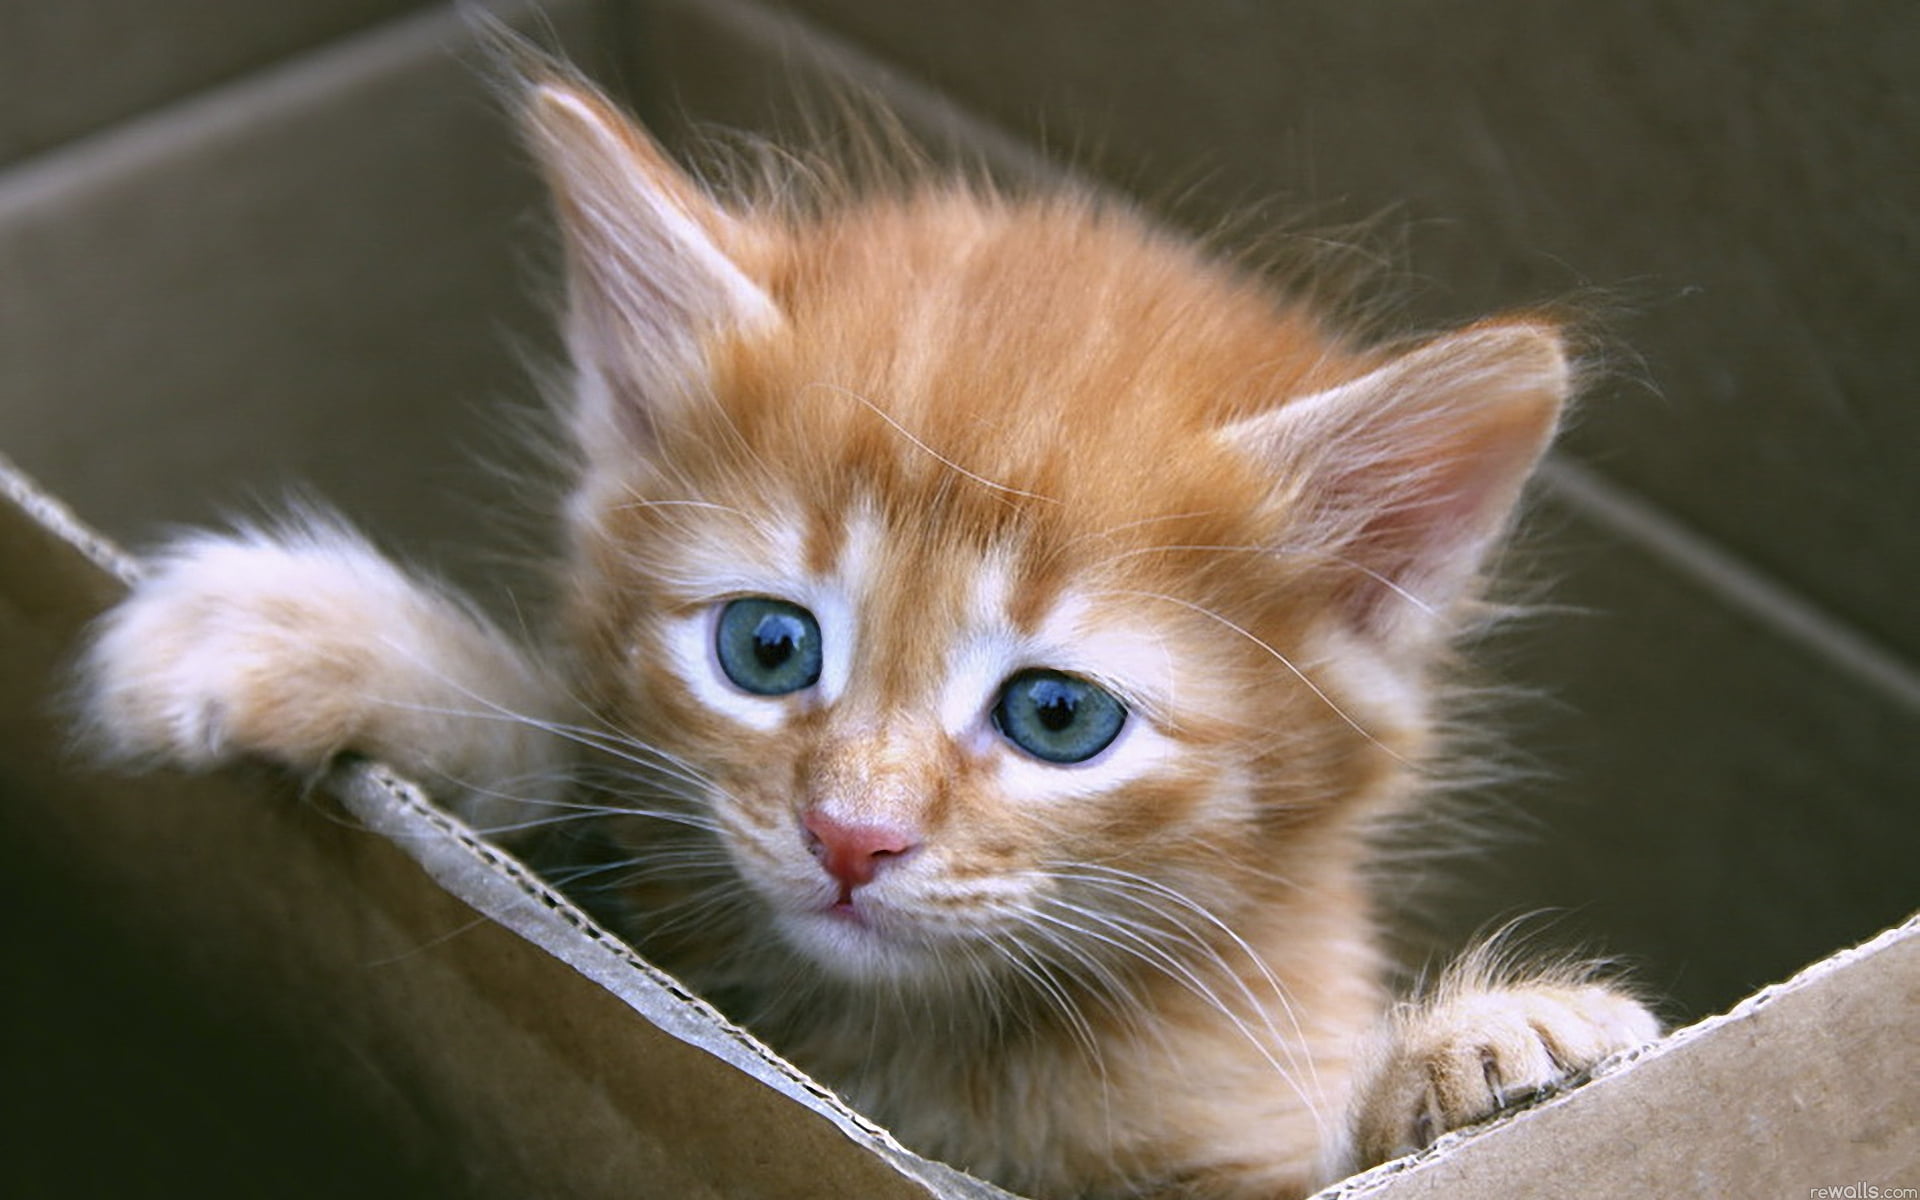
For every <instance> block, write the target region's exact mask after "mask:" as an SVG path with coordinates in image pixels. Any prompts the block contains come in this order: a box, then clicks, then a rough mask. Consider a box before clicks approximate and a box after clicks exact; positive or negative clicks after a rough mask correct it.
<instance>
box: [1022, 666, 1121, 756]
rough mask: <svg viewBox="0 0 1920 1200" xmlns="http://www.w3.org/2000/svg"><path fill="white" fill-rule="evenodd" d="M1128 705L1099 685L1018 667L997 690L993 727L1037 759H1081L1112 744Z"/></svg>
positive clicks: (1117, 734)
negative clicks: (997, 699) (998, 699)
mask: <svg viewBox="0 0 1920 1200" xmlns="http://www.w3.org/2000/svg"><path fill="white" fill-rule="evenodd" d="M1126 723H1127V709H1126V706H1125V705H1123V704H1121V703H1120V701H1118V700H1116V699H1114V698H1113V696H1112V695H1111V694H1110V693H1108V692H1107V691H1105V690H1104V689H1102V688H1099V687H1096V686H1095V685H1093V684H1091V683H1088V682H1087V681H1086V680H1084V679H1076V678H1074V677H1073V676H1071V675H1063V674H1061V673H1060V672H1059V671H1022V672H1020V673H1019V674H1017V675H1015V676H1014V677H1013V678H1011V679H1009V680H1007V682H1006V684H1005V685H1004V686H1003V687H1001V689H1000V702H999V703H998V704H995V705H994V706H993V727H994V728H995V729H998V730H999V731H1000V735H1001V736H1002V737H1004V738H1006V739H1007V740H1008V741H1010V742H1012V743H1013V744H1014V745H1016V746H1018V747H1020V749H1022V750H1025V751H1026V752H1027V753H1028V754H1031V755H1033V756H1034V757H1035V758H1038V759H1041V760H1043V761H1045V762H1050V763H1063V764H1064V763H1078V762H1085V761H1087V760H1088V759H1090V758H1092V757H1093V756H1094V755H1096V754H1098V753H1100V752H1101V751H1102V750H1105V749H1106V748H1107V747H1108V746H1111V745H1112V744H1113V739H1114V738H1117V737H1119V736H1120V727H1121V726H1122V725H1125V724H1126Z"/></svg>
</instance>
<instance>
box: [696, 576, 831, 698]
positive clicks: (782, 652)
mask: <svg viewBox="0 0 1920 1200" xmlns="http://www.w3.org/2000/svg"><path fill="white" fill-rule="evenodd" d="M713 648H714V654H715V655H716V657H718V658H719V660H720V669H721V670H722V671H725V672H726V673H727V678H728V679H731V680H732V681H733V682H734V685H735V686H737V687H739V688H740V689H741V690H742V691H747V692H752V693H753V694H754V695H756V696H784V695H786V694H787V693H788V692H798V691H801V690H803V689H806V688H810V687H812V686H813V685H814V684H816V683H818V682H820V624H819V622H817V621H815V620H814V619H813V614H812V613H810V612H808V611H807V610H806V609H804V608H801V607H800V606H799V605H798V604H789V603H787V602H786V601H785V600H772V599H769V598H767V597H765V596H749V597H747V598H746V599H744V600H735V601H733V602H732V603H730V604H728V605H727V606H726V607H725V608H723V609H721V610H720V622H719V627H718V628H717V629H716V630H715V632H714V639H713Z"/></svg>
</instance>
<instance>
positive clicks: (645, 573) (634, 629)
mask: <svg viewBox="0 0 1920 1200" xmlns="http://www.w3.org/2000/svg"><path fill="white" fill-rule="evenodd" d="M526 114H527V116H526V119H527V125H528V128H529V130H530V133H531V139H532V141H533V143H534V146H535V148H536V151H537V153H538V156H539V158H540V161H541V163H542V165H543V166H544V168H545V170H546V172H547V175H548V178H549V182H550V183H551V185H552V187H553V190H554V193H555V197H556V207H557V209H558V212H559V214H560V218H561V224H562V228H563V232H564V238H565V244H566V248H567V253H568V271H569V276H568V278H569V287H570V291H569V304H570V310H569V315H568V326H567V332H568V338H569V349H570V351H571V353H572V355H573V359H574V363H575V367H576V370H577V380H578V385H577V395H576V405H575V408H574V411H573V413H572V415H571V421H572V428H573V431H574V435H575V437H576V439H577V441H578V443H579V446H580V449H581V454H582V457H581V461H582V463H583V466H582V469H581V475H580V477H579V480H578V486H577V489H576V492H575V494H574V497H573V500H572V505H571V510H570V522H571V531H572V538H573V546H574V571H575V575H574V579H573V589H572V591H573V594H572V609H571V621H572V629H573V632H574V634H575V636H576V638H577V641H578V643H579V645H580V647H581V649H582V658H583V662H584V664H585V668H584V669H585V674H586V677H587V685H588V687H589V689H590V692H591V694H592V696H593V698H594V700H595V702H596V703H597V704H598V705H599V706H600V709H601V712H602V715H603V716H605V717H606V718H607V719H608V720H610V721H612V722H615V723H616V724H617V725H618V726H619V727H620V728H621V729H622V731H623V732H624V733H626V734H628V735H630V736H631V737H632V738H633V739H635V741H636V742H637V743H644V744H645V745H646V746H648V747H649V748H650V749H649V753H650V754H658V755H660V756H661V761H667V762H670V763H671V764H672V766H671V768H670V769H667V770H665V772H664V773H666V774H672V775H676V776H678V777H680V778H681V779H682V780H683V785H682V786H681V787H680V789H679V790H681V791H691V792H693V793H694V794H695V795H696V797H697V800H698V804H699V805H700V806H701V807H702V808H703V809H704V810H705V811H704V812H703V813H702V814H700V819H701V820H703V821H704V820H706V819H707V818H708V817H709V816H710V817H711V819H712V820H713V821H714V822H716V823H717V827H718V829H719V830H720V832H719V835H718V836H719V840H720V842H721V843H722V844H723V845H724V847H725V852H726V857H727V862H728V864H729V869H730V870H731V871H732V872H737V875H738V877H739V878H740V879H744V880H745V882H746V883H747V884H748V885H749V888H748V889H747V891H748V894H750V895H752V896H753V897H755V898H756V903H757V904H758V905H759V906H761V909H762V911H763V912H770V913H771V922H770V924H771V926H772V927H773V928H776V929H777V930H778V931H779V933H780V935H781V937H782V939H783V942H784V944H785V945H786V946H788V947H790V948H791V949H794V950H797V951H798V952H799V954H800V956H801V957H802V958H804V959H808V960H811V961H812V962H813V963H815V964H817V965H818V966H820V967H822V968H824V969H825V970H827V971H828V972H829V973H832V974H836V975H839V976H842V977H851V978H856V979H860V978H873V977H886V978H894V979H898V978H900V977H903V976H912V975H914V974H916V973H918V972H921V971H925V970H927V969H929V968H930V967H933V966H934V965H935V964H939V965H941V967H942V969H945V970H951V969H952V968H953V966H954V964H956V963H958V964H980V965H981V966H982V967H983V968H992V967H1005V968H1007V969H1011V970H1019V969H1021V964H1020V959H1021V957H1022V956H1023V955H1030V954H1039V955H1043V956H1055V955H1054V954H1053V951H1052V950H1050V949H1049V947H1062V946H1066V945H1069V944H1072V945H1074V946H1076V947H1077V949H1076V951H1075V952H1076V953H1079V954H1080V955H1082V956H1083V957H1084V958H1087V959H1097V958H1104V957H1107V952H1108V951H1109V950H1112V949H1113V948H1114V946H1115V944H1116V943H1121V942H1126V941H1129V940H1132V939H1133V938H1134V936H1135V935H1134V934H1133V933H1129V932H1127V930H1128V929H1129V928H1130V927H1129V925H1128V924H1127V922H1129V921H1133V922H1135V923H1136V924H1135V926H1134V928H1136V930H1137V928H1138V921H1139V920H1141V919H1142V918H1138V917H1135V916H1129V915H1126V914H1128V913H1129V912H1131V911H1132V910H1133V909H1136V908H1137V909H1140V910H1142V911H1149V910H1150V911H1158V912H1161V913H1163V914H1164V913H1167V912H1174V913H1176V914H1181V915H1178V916H1176V917H1175V918H1173V919H1174V920H1175V923H1176V924H1177V923H1178V922H1179V921H1181V920H1184V921H1186V922H1187V923H1188V924H1189V925H1190V926H1191V925H1193V924H1195V923H1201V922H1203V921H1204V920H1206V919H1207V918H1202V917H1200V916H1199V915H1198V910H1200V909H1205V910H1206V911H1207V912H1209V913H1212V914H1217V915H1220V916H1223V917H1229V918H1230V917H1231V916H1232V914H1234V913H1236V912H1238V911H1240V910H1242V908H1243V907H1244V906H1247V905H1253V904H1266V905H1271V904H1273V903H1275V902H1277V901H1280V900H1282V899H1285V898H1287V897H1288V895H1289V894H1290V891H1291V889H1297V888H1302V887H1309V888H1310V887H1312V886H1314V881H1315V880H1316V879H1321V878H1335V877H1338V873H1339V872H1342V871H1346V870H1348V869H1350V867H1351V860H1352V857H1353V855H1354V854H1355V853H1357V851H1356V849H1355V846H1356V844H1357V838H1356V836H1355V830H1356V829H1357V828H1358V827H1359V824H1360V822H1361V820H1362V819H1363V818H1364V817H1366V816H1368V815H1369V814H1372V813H1375V812H1377V811H1378V810H1379V809H1381V808H1382V807H1383V806H1385V805H1387V804H1389V803H1390V802H1391V801H1392V800H1393V799H1394V798H1395V797H1396V795H1397V793H1398V792H1399V791H1401V790H1403V787H1404V784H1405V781H1406V778H1407V776H1408V774H1409V772H1408V764H1409V763H1411V762H1414V761H1416V760H1417V759H1418V758H1419V756H1420V755H1421V754H1422V752H1423V750H1424V748H1425V742H1426V740H1427V735H1426V730H1427V714H1426V711H1425V710H1426V707H1427V705H1426V696H1427V691H1428V684H1427V678H1426V676H1427V674H1428V672H1429V668H1430V665H1431V663H1432V661H1433V659H1434V658H1435V656H1436V652H1437V651H1438V649H1439V648H1440V647H1441V645H1442V643H1443V641H1444V638H1445V637H1446V635H1447V633H1448V632H1449V629H1450V627H1451V625H1452V624H1453V623H1454V621H1455V618H1456V616H1457V612H1458V610H1459V609H1460V608H1461V606H1462V605H1463V604H1464V603H1466V602H1468V601H1469V600H1470V599H1471V589H1472V584H1473V580H1474V577H1475V573H1476V571H1477V568H1478V566H1479V563H1480V560H1481V558H1482V556H1483V553H1484V551H1485V550H1486V548H1487V547H1488V545H1489V544H1490V543H1491V542H1492V541H1493V540H1494V539H1495V538H1496V537H1497V536H1498V534H1499V533H1500V531H1501V529H1502V527H1503V525H1504V524H1505V522H1506V520H1507V517H1508V514H1509V511H1510V509H1511V507H1512V505H1513V503H1514V501H1515V499H1516V497H1517V495H1518V492H1519V490H1520V486H1521V484H1522V482H1523V480H1524V478H1525V476H1526V474H1527V473H1528V471H1529V470H1530V468H1531V466H1532V464H1533V462H1534V461H1535V459H1536V458H1537V456H1538V455H1539V453H1540V452H1541V450H1542V448H1543V446H1544V445H1545V443H1546V441H1547V439H1548V438H1549V436H1550V435H1551V432H1552V429H1553V427H1554V424H1555V421H1556V418H1557V415H1558V412H1559V408H1560V405H1561V402H1562V399H1563V397H1564V395H1565V393H1566V390H1567V386H1568V368H1567V364H1566V360H1565V355H1564V352H1563V349H1562V347H1561V344H1560V339H1559V337H1558V335H1557V333H1556V331H1555V330H1554V329H1553V328H1552V327H1551V326H1550V325H1549V324H1547V323H1545V322H1541V321H1534V320H1526V319H1521V320H1507V321H1496V322H1489V323H1485V324H1482V325H1477V326H1473V327H1470V328H1468V329H1465V330H1463V331H1459V332H1455V333H1453V334H1450V335H1447V336H1444V337H1441V338H1438V339H1436V340H1432V341H1429V342H1427V343H1425V344H1422V345H1418V346H1415V347H1413V348H1411V349H1406V348H1402V349H1399V350H1396V351H1380V350H1366V349H1360V348H1357V347H1355V346H1353V345H1351V344H1349V343H1347V342H1345V341H1343V340H1342V339H1341V338H1339V337H1338V336H1336V335H1334V334H1332V333H1330V332H1329V331H1328V330H1326V329H1324V328H1322V327H1321V325H1320V324H1319V323H1318V322H1317V321H1316V320H1315V319H1314V318H1313V317H1312V316H1311V315H1310V314H1308V313H1305V312H1303V311H1300V310H1299V309H1298V308H1296V307H1291V306H1289V305H1288V304H1287V303H1285V302H1283V301H1282V300H1281V299H1280V298H1278V297H1276V296H1274V295H1272V294H1270V293H1269V292H1268V291H1266V290H1264V289H1263V288H1261V287H1260V286H1258V285H1256V284H1255V283H1253V282H1251V281H1248V280H1246V279H1243V278H1240V277H1238V276H1237V275H1235V274H1234V273H1233V272H1232V271H1230V270H1228V269H1225V268H1223V267H1221V266H1219V265H1217V264H1214V263H1212V262H1210V261H1208V260H1207V259H1206V258H1205V257H1203V256H1202V255H1200V254H1198V253H1197V252H1195V251H1194V250H1193V249H1192V248H1190V247H1188V246H1187V245H1185V244H1182V243H1180V242H1178V241H1177V240H1174V239H1172V238H1169V237H1167V236H1164V235H1162V234H1159V233H1156V232H1153V231H1152V230H1151V229H1149V228H1148V227H1147V226H1146V225H1145V224H1143V223H1142V222H1140V221H1139V220H1137V219H1136V218H1135V217H1134V216H1133V215H1131V214H1130V213H1128V212H1126V211H1123V210H1121V209H1118V208H1116V207H1114V206H1112V205H1109V204H1103V203H1099V202H1095V201H1093V200H1090V199H1087V198H1083V197H1066V198H1057V199H1050V200H1041V201H1014V200H1009V199H1005V198H1000V197H996V196H993V195H989V194H985V193H983V192H982V191H981V190H979V189H977V188H968V187H962V186H947V185H939V186H935V185H928V186H924V187H919V188H910V189H905V190H903V191H902V192H900V193H899V194H896V195H890V196H881V197H875V198H870V199H866V200H860V201H853V202H849V203H846V204H843V205H840V206H837V207H834V208H832V209H831V210H830V211H826V212H824V213H821V212H814V213H810V214H805V215H802V214H796V213H794V212H792V211H789V210H787V209H785V208H781V209H775V208H773V207H770V206H736V207H727V206H724V205H722V204H721V203H719V202H717V201H716V200H714V199H713V198H711V197H710V196H709V195H708V194H707V193H706V192H705V191H704V190H703V189H702V188H701V186H700V185H699V184H697V183H696V182H695V181H693V180H691V179H689V178H687V177H686V176H684V175H683V174H681V173H680V172H679V171H678V170H677V169H676V168H675V167H673V166H672V165H671V163H670V162H669V161H668V160H667V159H666V158H665V156H664V155H662V154H661V152H660V151H659V150H658V149H657V148H656V147H655V146H654V145H653V144H652V143H651V142H650V141H649V140H648V139H647V138H646V136H645V135H644V134H643V133H642V132H640V131H639V130H638V129H636V128H635V127H633V126H632V125H631V124H630V123H628V122H627V121H625V120H624V119H623V118H622V117H620V116H619V115H618V113H617V112H616V111H615V110H614V109H612V108H611V107H610V106H609V105H608V103H607V102H606V101H605V100H604V99H602V98H600V97H599V96H597V95H595V94H594V93H592V92H591V91H589V90H587V89H585V88H584V87H582V86H580V85H578V84H576V83H573V82H571V81H551V82H545V83H540V84H536V85H535V86H534V87H533V88H532V89H531V90H530V93H529V99H528V102H527V109H526ZM1328 871H1332V872H1335V875H1333V876H1328V875H1326V872H1328ZM735 890H736V891H738V890H739V889H738V888H737V886H736V888H735ZM1174 896H1178V897H1180V899H1178V900H1174V899H1172V897H1174ZM1292 898H1294V899H1297V898H1298V897H1297V896H1294V897H1292ZM1189 904H1190V905H1192V906H1195V907H1194V908H1193V909H1186V908H1184V907H1183V906H1185V905H1189ZM1103 945H1104V948H1103ZM1062 953H1063V954H1064V953H1066V952H1065V951H1062Z"/></svg>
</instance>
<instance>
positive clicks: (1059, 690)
mask: <svg viewBox="0 0 1920 1200" xmlns="http://www.w3.org/2000/svg"><path fill="white" fill-rule="evenodd" d="M1079 709H1080V704H1079V701H1078V700H1077V699H1075V697H1074V695H1073V692H1072V691H1071V690H1070V689H1068V688H1065V687H1062V686H1060V685H1059V684H1057V683H1051V682H1049V683H1042V684H1039V685H1037V686H1035V687H1034V689H1033V715H1034V716H1036V717H1038V718H1039V719H1040V724H1041V725H1043V726H1045V727H1046V729H1047V732H1049V733H1059V732H1060V731H1061V730H1063V729H1065V728H1066V727H1067V726H1069V725H1071V724H1073V718H1074V716H1075V714H1076V713H1078V712H1079Z"/></svg>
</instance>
